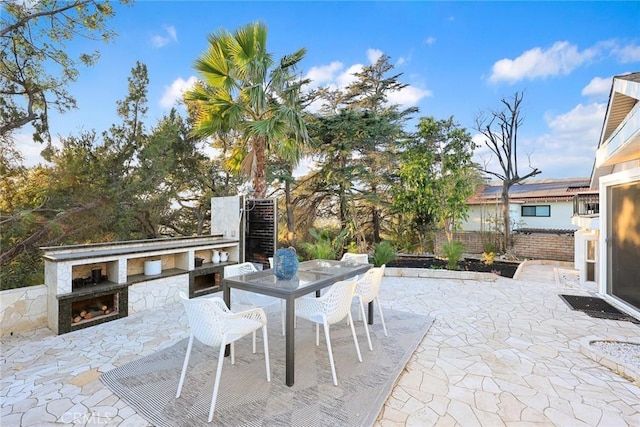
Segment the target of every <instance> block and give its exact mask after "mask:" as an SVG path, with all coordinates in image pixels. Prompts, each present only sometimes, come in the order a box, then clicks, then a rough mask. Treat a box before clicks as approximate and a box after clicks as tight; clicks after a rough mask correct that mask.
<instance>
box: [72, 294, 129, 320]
mask: <svg viewBox="0 0 640 427" xmlns="http://www.w3.org/2000/svg"><path fill="white" fill-rule="evenodd" d="M117 315H118V293H117V292H116V293H114V294H108V295H102V296H99V297H93V298H87V299H83V300H80V301H76V302H74V303H72V304H71V323H73V324H78V323H83V322H88V321H93V320H95V319H97V318H102V317H105V316H117Z"/></svg>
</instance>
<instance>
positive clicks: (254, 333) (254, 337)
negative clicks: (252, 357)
mask: <svg viewBox="0 0 640 427" xmlns="http://www.w3.org/2000/svg"><path fill="white" fill-rule="evenodd" d="M252 335H253V354H256V331H253V334H252Z"/></svg>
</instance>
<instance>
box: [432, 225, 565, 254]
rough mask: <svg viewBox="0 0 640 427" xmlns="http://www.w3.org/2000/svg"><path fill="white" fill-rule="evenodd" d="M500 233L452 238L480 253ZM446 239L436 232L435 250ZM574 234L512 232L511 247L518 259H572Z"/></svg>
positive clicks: (471, 233) (468, 250)
mask: <svg viewBox="0 0 640 427" xmlns="http://www.w3.org/2000/svg"><path fill="white" fill-rule="evenodd" d="M498 238H500V235H498V234H496V233H486V232H485V233H481V232H477V231H461V232H457V233H454V237H453V240H456V241H459V242H462V244H463V245H464V251H465V253H472V254H481V253H482V252H484V251H485V247H486V244H487V243H489V242H496V239H498ZM446 241H447V238H446V237H445V234H444V233H443V232H438V233H436V245H435V246H436V248H437V249H436V252H437V253H439V252H440V250H441V247H442V244H443V243H444V242H446ZM574 244H575V241H574V236H573V235H564V234H562V235H558V234H551V233H531V234H521V233H516V234H513V249H514V250H515V253H516V256H517V257H518V258H520V259H548V260H554V261H573V258H574V251H573V249H574Z"/></svg>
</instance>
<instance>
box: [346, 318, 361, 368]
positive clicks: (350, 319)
mask: <svg viewBox="0 0 640 427" xmlns="http://www.w3.org/2000/svg"><path fill="white" fill-rule="evenodd" d="M347 315H348V316H349V321H350V322H351V335H353V342H354V343H355V345H356V353H358V362H362V355H361V354H360V346H359V345H358V337H356V328H354V327H353V319H352V318H351V312H349V313H347Z"/></svg>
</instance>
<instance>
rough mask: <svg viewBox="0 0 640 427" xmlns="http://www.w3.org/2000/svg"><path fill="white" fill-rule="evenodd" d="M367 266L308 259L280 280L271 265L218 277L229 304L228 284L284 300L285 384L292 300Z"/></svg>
mask: <svg viewBox="0 0 640 427" xmlns="http://www.w3.org/2000/svg"><path fill="white" fill-rule="evenodd" d="M369 268H371V265H370V264H356V263H353V262H345V261H332V260H320V259H316V260H311V261H304V262H301V263H300V266H299V267H298V271H297V273H296V275H295V276H294V277H293V278H292V279H291V280H280V279H278V278H277V277H276V275H275V271H274V270H273V269H268V270H262V271H257V272H255V273H249V274H243V275H240V276H233V277H226V278H223V279H222V280H221V287H222V292H223V298H224V301H225V303H226V304H227V307H229V308H231V304H232V303H233V301H231V288H236V289H242V290H245V291H249V292H255V293H258V294H262V295H269V296H272V297H277V298H282V299H283V300H284V301H285V332H286V338H285V340H286V341H285V363H286V365H285V366H286V370H285V372H286V374H285V377H286V384H287V385H288V386H289V387H291V386H292V385H293V383H294V366H295V363H294V360H295V333H294V331H295V330H294V323H295V322H294V320H295V305H296V304H295V300H296V298H299V297H301V296H303V295H307V294H310V293H312V292H316V295H319V293H320V291H321V290H322V289H323V288H326V287H329V286H331V285H333V284H334V283H336V282H338V281H340V280H345V279H349V278H351V277H354V276H356V275H359V274H362V273H364V272H366V271H367V270H369ZM372 316H373V310H372V307H371V306H370V307H369V314H368V321H369V323H372V322H373V317H372Z"/></svg>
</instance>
